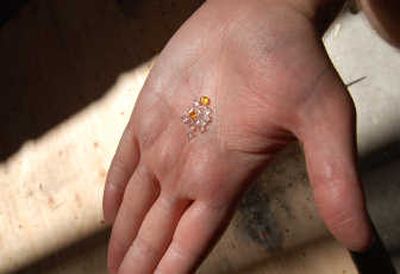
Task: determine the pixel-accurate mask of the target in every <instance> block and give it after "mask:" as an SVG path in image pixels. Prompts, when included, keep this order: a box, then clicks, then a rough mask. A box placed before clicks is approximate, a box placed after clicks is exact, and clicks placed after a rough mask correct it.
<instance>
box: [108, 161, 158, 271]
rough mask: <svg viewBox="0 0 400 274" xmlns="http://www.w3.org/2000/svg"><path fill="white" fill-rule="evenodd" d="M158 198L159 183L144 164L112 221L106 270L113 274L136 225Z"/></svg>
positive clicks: (127, 188) (128, 188)
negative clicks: (113, 221) (107, 268)
mask: <svg viewBox="0 0 400 274" xmlns="http://www.w3.org/2000/svg"><path fill="white" fill-rule="evenodd" d="M158 195H159V183H158V181H157V179H156V178H155V176H154V175H152V173H151V172H150V171H149V170H148V169H147V168H146V166H145V165H144V164H141V163H139V165H138V167H137V169H136V170H135V173H134V174H133V175H132V178H131V179H130V181H129V183H128V186H127V187H126V191H125V195H124V198H123V201H122V204H121V207H120V210H119V211H118V215H117V217H116V219H115V223H114V226H113V229H112V233H111V238H110V245H109V249H108V267H109V269H110V272H111V273H117V271H118V267H119V266H120V264H121V262H122V260H123V258H124V256H125V253H126V252H127V251H128V249H129V246H130V245H131V243H132V241H133V240H134V239H135V237H136V235H137V232H138V230H139V228H140V225H141V223H142V221H143V219H144V218H145V215H146V213H147V212H148V211H149V209H150V208H151V206H152V205H153V203H154V201H155V200H156V199H157V197H158Z"/></svg>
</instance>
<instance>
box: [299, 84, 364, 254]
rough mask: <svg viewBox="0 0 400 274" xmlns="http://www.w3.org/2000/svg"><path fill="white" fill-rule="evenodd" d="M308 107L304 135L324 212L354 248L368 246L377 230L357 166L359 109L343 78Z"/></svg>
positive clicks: (316, 193)
mask: <svg viewBox="0 0 400 274" xmlns="http://www.w3.org/2000/svg"><path fill="white" fill-rule="evenodd" d="M331 83H332V84H330V85H328V86H325V88H326V91H325V92H323V93H321V95H316V96H320V97H319V98H317V100H315V102H316V103H315V104H314V103H313V102H312V103H310V105H308V106H307V109H306V111H305V112H304V113H303V117H302V120H303V122H302V126H301V130H300V132H299V134H298V135H299V138H300V140H301V141H302V143H303V145H304V151H305V157H306V162H307V169H308V174H309V178H310V181H311V185H312V188H313V192H314V199H315V202H316V205H317V208H318V210H319V213H320V215H321V216H322V218H323V220H324V221H325V223H326V224H327V226H328V228H329V230H330V231H331V232H332V233H333V235H334V236H335V237H336V238H337V239H338V240H339V241H340V242H342V244H344V245H345V246H346V247H347V248H349V249H350V250H353V251H362V250H364V249H366V248H367V247H368V246H369V245H370V243H371V240H372V230H371V227H370V224H369V219H368V215H367V211H366V206H365V201H364V196H363V192H362V186H361V184H360V181H359V178H358V175H357V168H356V157H357V156H356V144H355V110H354V106H353V104H352V101H351V98H350V97H349V96H348V94H347V92H346V90H345V89H344V87H343V86H342V84H341V83H338V81H336V82H335V81H331Z"/></svg>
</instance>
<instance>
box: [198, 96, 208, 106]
mask: <svg viewBox="0 0 400 274" xmlns="http://www.w3.org/2000/svg"><path fill="white" fill-rule="evenodd" d="M200 104H202V105H203V106H208V105H209V104H210V98H208V97H207V96H201V97H200Z"/></svg>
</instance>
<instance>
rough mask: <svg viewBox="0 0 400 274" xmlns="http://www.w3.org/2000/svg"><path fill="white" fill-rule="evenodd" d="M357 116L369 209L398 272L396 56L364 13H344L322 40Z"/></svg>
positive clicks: (399, 88)
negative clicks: (347, 85)
mask: <svg viewBox="0 0 400 274" xmlns="http://www.w3.org/2000/svg"><path fill="white" fill-rule="evenodd" d="M325 43H326V47H327V49H328V51H329V53H330V55H331V58H332V60H333V62H334V64H335V66H336V68H337V69H338V71H339V73H340V75H341V76H342V78H343V80H344V82H345V83H351V82H352V81H355V80H357V79H360V78H364V77H365V78H364V79H363V80H361V81H359V82H358V83H355V84H353V85H352V86H350V87H349V89H350V92H351V94H352V97H353V99H354V101H355V103H356V108H357V115H358V129H357V130H358V144H359V152H360V167H361V172H362V178H363V182H364V185H365V191H366V195H367V203H368V208H369V211H370V214H371V217H372V219H373V222H374V224H375V225H376V227H377V230H378V232H379V233H380V235H381V237H382V239H383V241H384V243H385V245H386V247H387V249H388V250H389V252H390V254H391V256H392V259H393V261H394V263H395V266H396V268H397V271H400V226H399V224H400V77H399V76H400V75H399V74H400V54H399V50H397V49H395V48H393V47H391V46H389V45H388V44H387V43H385V42H384V41H383V40H382V39H381V38H379V37H378V35H377V34H376V33H375V32H374V31H373V30H372V29H371V28H370V26H369V25H368V22H367V21H366V18H364V17H363V16H362V15H357V16H354V15H351V14H345V15H344V16H343V17H342V18H341V19H340V20H338V21H337V22H336V23H335V24H333V25H332V27H331V32H329V34H328V35H327V36H326V37H325Z"/></svg>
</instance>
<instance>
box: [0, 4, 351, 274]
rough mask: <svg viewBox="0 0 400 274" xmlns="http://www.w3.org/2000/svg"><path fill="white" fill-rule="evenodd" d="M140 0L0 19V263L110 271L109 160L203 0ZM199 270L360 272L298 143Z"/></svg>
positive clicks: (8, 267)
mask: <svg viewBox="0 0 400 274" xmlns="http://www.w3.org/2000/svg"><path fill="white" fill-rule="evenodd" d="M134 2H135V3H134V4H133V2H128V1H126V2H125V1H120V2H119V3H120V4H118V2H117V1H111V0H101V1H99V0H96V1H95V0H90V1H78V0H71V1H61V0H55V1H49V0H47V1H45V0H32V1H31V2H29V4H27V5H26V6H25V7H24V8H23V9H22V10H21V11H20V13H19V14H18V16H17V17H16V18H14V19H12V20H11V21H9V22H8V23H7V24H6V25H5V26H3V28H2V29H0V59H1V60H2V64H3V66H2V73H1V75H0V84H1V86H2V87H3V88H4V91H5V92H4V93H3V94H4V95H2V100H1V106H2V108H1V111H0V114H1V118H2V120H3V125H2V128H1V130H2V131H1V139H0V145H1V155H0V156H1V159H0V160H1V163H0V187H1V191H0V273H8V272H11V271H15V270H18V269H21V270H20V271H21V273H60V274H61V273H78V274H79V273H106V270H105V250H106V241H107V235H108V234H107V232H102V231H104V230H105V229H106V227H105V226H104V224H103V223H102V212H101V198H102V191H103V185H104V179H105V176H106V172H107V168H108V165H109V162H110V160H111V157H112V154H113V152H114V150H115V147H116V144H117V141H118V139H119V137H120V134H121V132H122V129H123V127H124V125H125V123H126V121H127V119H128V117H129V115H130V111H131V109H132V107H133V105H134V102H135V99H136V97H137V94H138V92H139V91H140V88H141V86H142V84H143V82H144V80H145V78H146V75H147V73H148V71H149V69H150V67H151V63H152V61H151V60H150V59H151V58H152V56H154V55H155V54H156V53H157V52H158V51H159V50H160V49H161V48H162V46H163V45H164V44H165V42H166V40H167V39H168V37H170V36H171V35H172V33H173V32H174V30H175V29H176V28H177V27H178V26H179V24H180V23H181V22H182V21H183V20H184V19H185V18H186V17H187V16H189V14H190V13H191V11H193V10H194V9H195V7H196V6H197V5H198V2H196V3H195V2H191V1H183V0H182V1H134ZM149 60H150V61H149ZM4 64H5V65H4ZM93 235H97V236H93ZM54 254H55V255H54ZM46 258H47V259H46ZM199 272H200V273H235V272H241V273H288V274H291V273H293V274H297V273H327V274H329V273H332V274H333V273H335V274H336V273H355V269H354V266H353V264H352V262H351V260H350V257H349V255H348V253H347V251H346V250H344V249H343V248H341V247H340V246H339V245H338V244H337V243H336V242H335V241H334V240H333V239H332V238H331V237H330V236H329V234H328V233H327V231H326V230H325V228H324V226H323V224H322V223H321V221H320V219H319V218H318V216H317V214H316V212H315V208H314V206H313V203H312V197H311V194H310V189H309V186H308V182H307V176H306V173H305V168H304V161H303V157H302V154H301V151H300V150H299V148H298V146H297V145H295V144H294V145H292V146H290V147H289V148H288V149H287V150H285V151H284V152H283V153H282V154H281V155H280V156H279V157H278V158H277V159H276V160H275V161H274V163H273V164H272V166H271V167H270V168H269V169H268V170H266V171H265V172H264V173H263V175H262V176H261V177H260V178H259V179H258V180H257V182H256V183H255V184H254V186H253V187H252V188H251V189H250V190H249V192H248V193H247V194H246V196H245V197H244V199H243V200H242V202H241V203H240V205H239V207H238V210H237V212H236V214H235V216H234V219H233V221H232V223H231V225H230V227H229V229H228V230H227V232H226V233H225V234H224V236H223V238H222V240H221V241H220V242H219V243H218V245H217V246H216V248H215V249H214V251H213V252H212V254H211V255H210V257H209V258H208V259H207V260H206V262H205V263H204V264H203V265H202V267H201V268H200V270H199Z"/></svg>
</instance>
